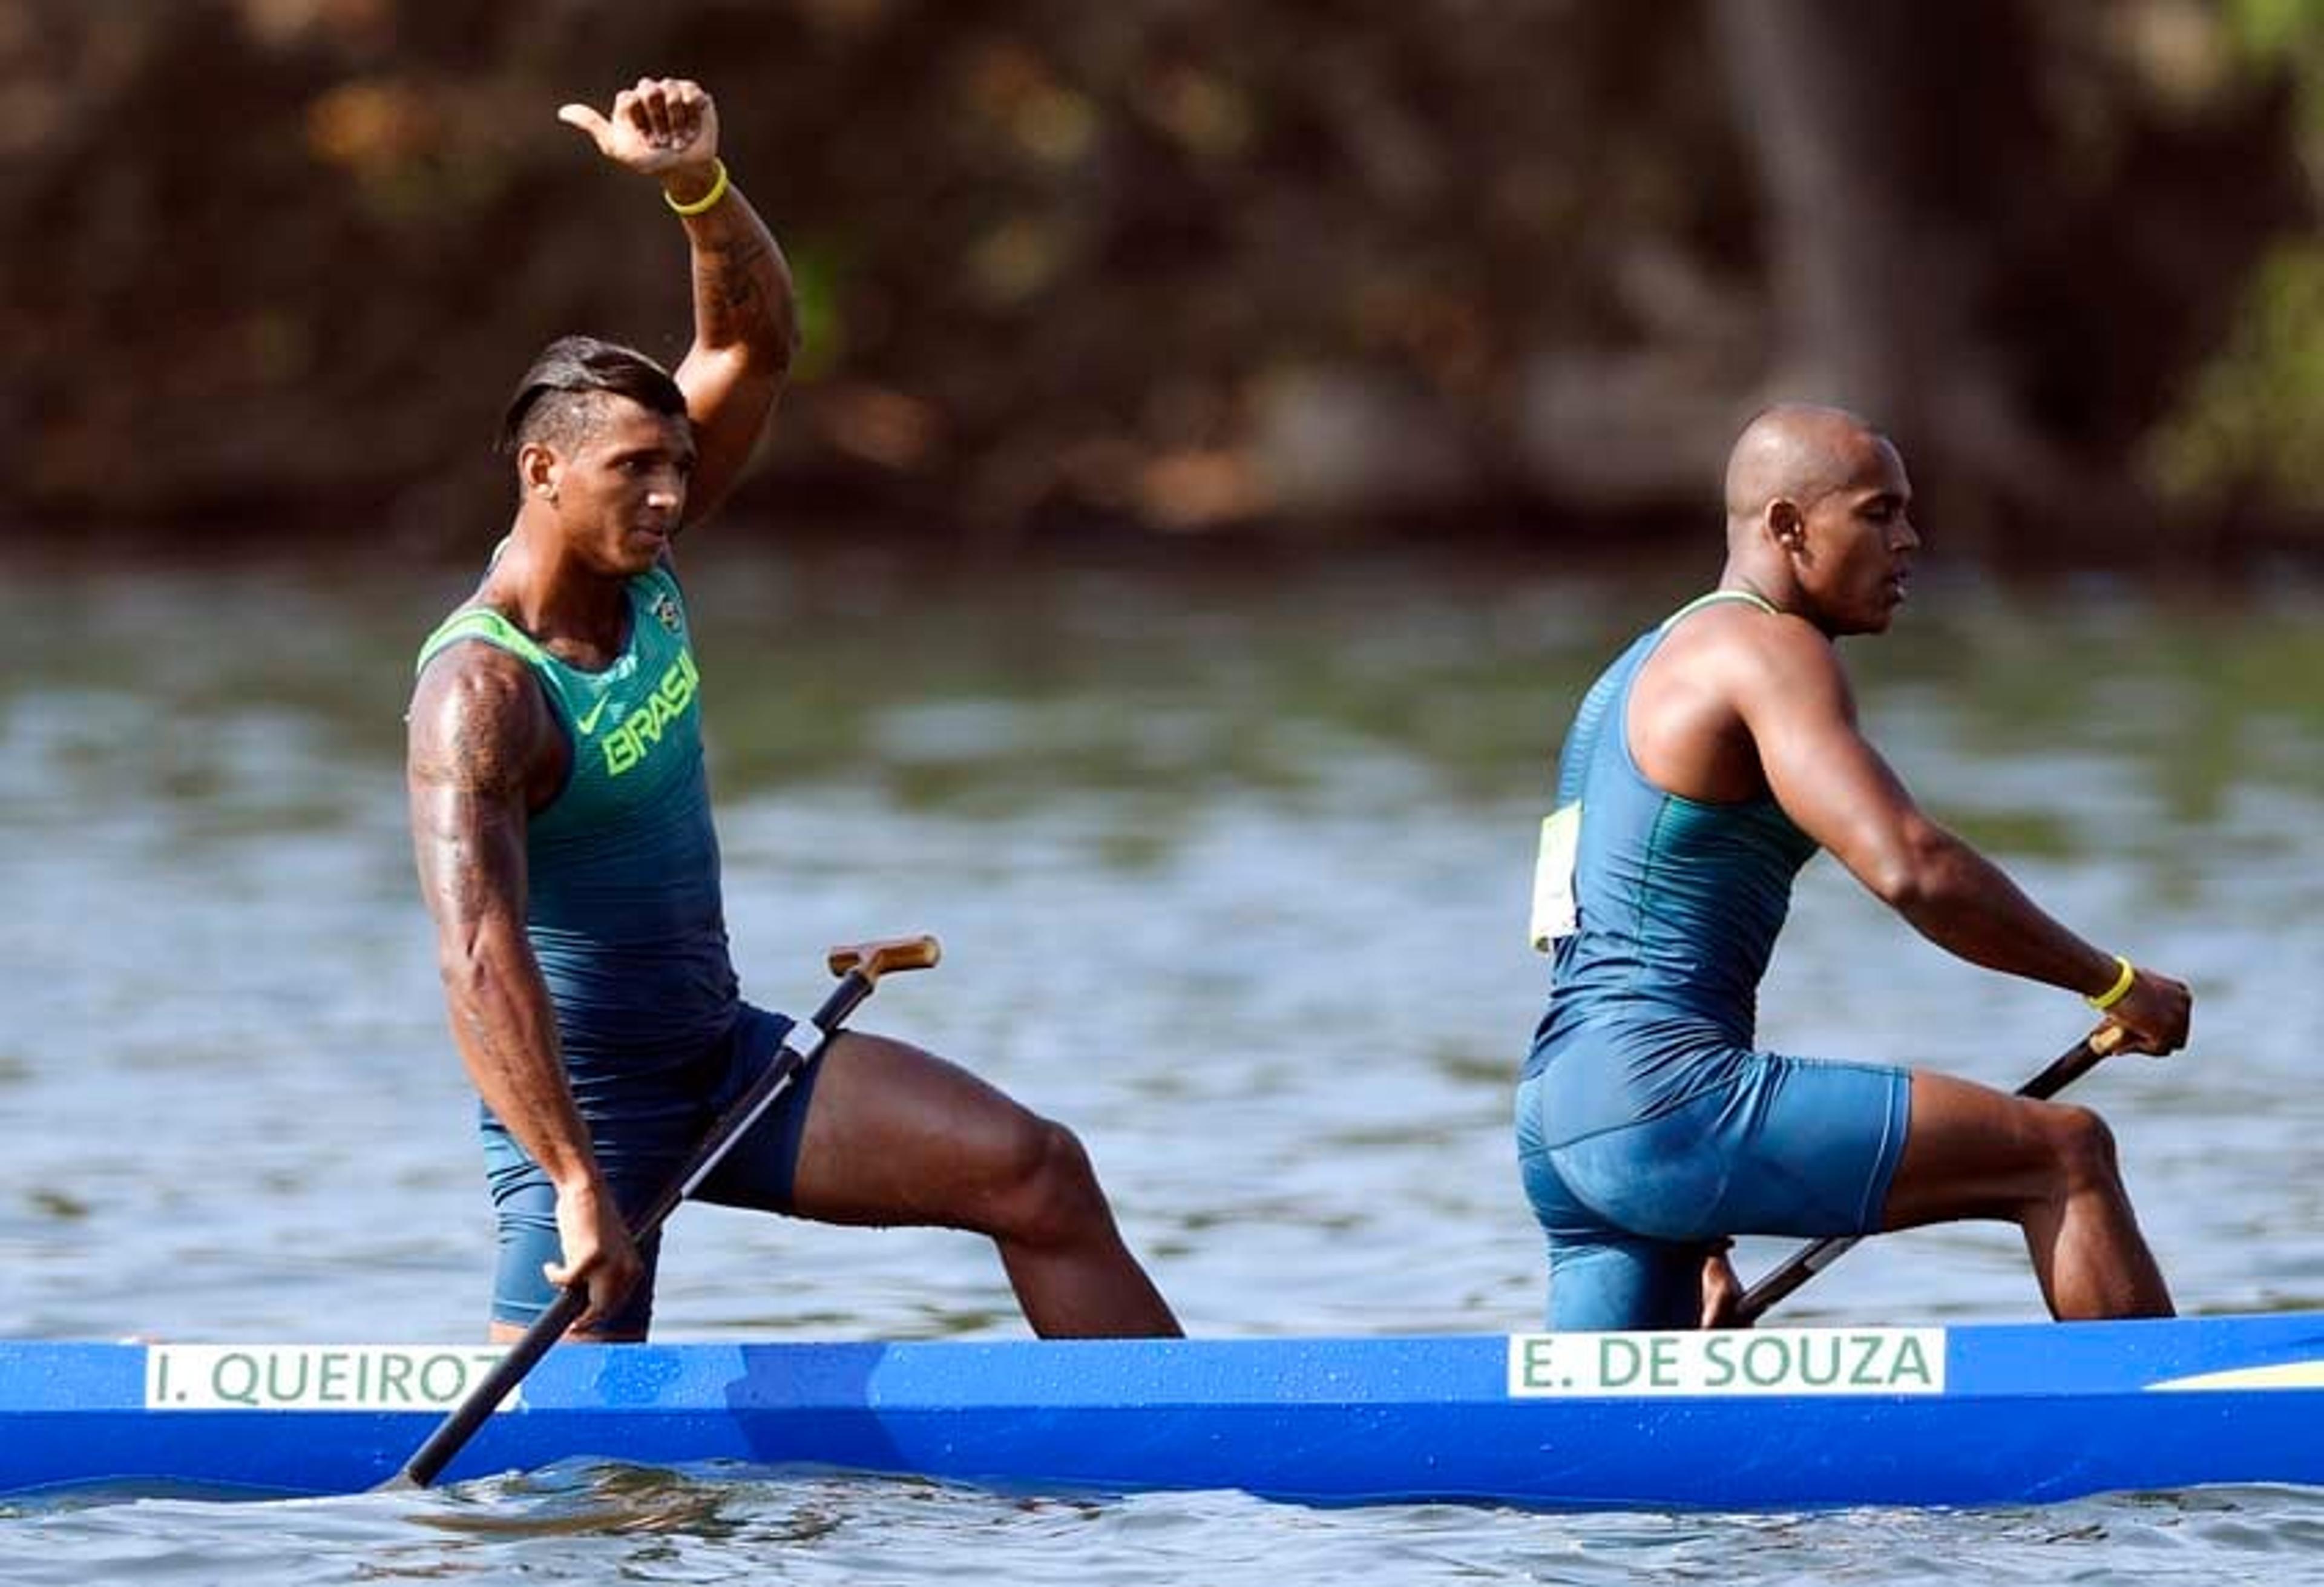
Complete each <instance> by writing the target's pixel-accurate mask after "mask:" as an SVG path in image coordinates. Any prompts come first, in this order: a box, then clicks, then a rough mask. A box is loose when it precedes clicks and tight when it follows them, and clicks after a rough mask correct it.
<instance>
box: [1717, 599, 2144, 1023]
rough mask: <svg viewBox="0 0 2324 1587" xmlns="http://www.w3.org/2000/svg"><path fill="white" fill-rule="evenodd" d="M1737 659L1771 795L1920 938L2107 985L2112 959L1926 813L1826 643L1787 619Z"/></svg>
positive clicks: (2061, 981) (1990, 962)
mask: <svg viewBox="0 0 2324 1587" xmlns="http://www.w3.org/2000/svg"><path fill="white" fill-rule="evenodd" d="M1755 626H1756V627H1757V628H1758V630H1759V632H1757V634H1755V635H1754V641H1755V642H1752V643H1751V644H1749V645H1748V649H1747V650H1745V652H1744V653H1743V654H1741V655H1736V656H1730V658H1729V660H1731V661H1732V662H1733V664H1734V669H1733V675H1732V676H1733V680H1734V687H1733V692H1732V695H1731V697H1732V699H1733V700H1734V702H1735V705H1736V707H1737V709H1738V712H1739V713H1740V714H1741V715H1742V718H1743V721H1744V724H1745V725H1746V727H1747V728H1748V730H1749V733H1750V735H1751V740H1752V742H1753V743H1754V744H1755V745H1756V746H1757V752H1758V757H1759V763H1760V767H1761V769H1762V770H1763V771H1764V773H1765V774H1766V780H1767V786H1768V789H1769V790H1770V791H1771V792H1772V793H1773V794H1774V796H1775V800H1776V802H1777V803H1778V804H1780V805H1781V806H1782V807H1784V812H1785V813H1786V814H1787V815H1789V816H1790V817H1791V818H1792V819H1793V821H1794V822H1795V823H1796V824H1797V825H1798V826H1799V827H1800V829H1801V830H1802V831H1803V832H1805V833H1806V834H1807V835H1809V836H1810V837H1812V838H1813V839H1815V841H1816V842H1817V843H1819V844H1821V845H1822V846H1823V847H1825V848H1827V849H1829V850H1831V853H1832V854H1833V856H1834V857H1835V858H1837V859H1838V860H1839V861H1840V863H1841V864H1842V865H1844V866H1846V867H1847V868H1848V870H1849V873H1850V874H1851V875H1853V876H1855V877H1856V879H1857V880H1858V881H1861V882H1862V883H1863V884H1864V885H1865V886H1866V887H1867V888H1868V889H1870V890H1871V891H1872V892H1873V893H1874V894H1876V895H1877V897H1879V898H1880V899H1881V900H1883V901H1884V902H1886V903H1887V904H1888V905H1889V906H1890V907H1891V908H1893V909H1895V911H1896V912H1897V913H1898V914H1900V915H1902V916H1903V917H1904V918H1905V919H1906V920H1907V921H1908V922H1910V923H1911V924H1912V926H1913V927H1914V929H1916V930H1918V931H1919V932H1920V933H1921V934H1922V935H1923V936H1924V937H1928V938H1929V939H1930V940H1931V941H1932V942H1934V943H1936V944H1937V945H1938V946H1941V947H1942V948H1945V949H1946V950H1947V951H1949V952H1950V953H1953V954H1955V955H1959V956H1960V957H1961V958H1963V959H1967V960H1969V962H1970V963H1972V964H1981V965H1984V966H1985V967H1987V969H1992V970H1999V971H2003V972H2006V973H2010V974H2014V975H2022V976H2024V977H2026V978H2028V979H2030V980H2034V981H2041V982H2046V983H2049V984H2050V985H2052V986H2058V987H2063V988H2065V989H2067V990H2068V991H2071V992H2081V993H2083V994H2085V995H2089V994H2092V993H2096V992H2103V991H2105V990H2106V989H2107V986H2108V985H2110V984H2111V983H2113V981H2114V979H2115V975H2116V964H2115V962H2114V958H2113V956H2112V955H2109V954H2105V953H2102V952H2100V951H2099V950H2098V948H2096V947H2094V946H2091V945H2090V944H2089V943H2088V942H2085V941H2084V940H2083V939H2082V938H2081V937H2078V936H2076V935H2075V934H2074V933H2073V932H2071V931H2070V930H2068V929H2067V928H2066V927H2064V926H2063V925H2061V923H2059V922H2058V921H2057V920H2055V919H2053V918H2051V916H2049V915H2048V914H2047V913H2045V912H2044V911H2043V909H2040V908H2039V907H2038V906H2036V905H2035V904H2034V903H2033V900H2031V899H2029V898H2027V897H2026V896H2025V894H2024V892H2023V891H2022V890H2019V888H2018V887H2017V885H2016V884H2015V882H2013V881H2010V879H2009V878H2008V877H2007V876H2006V875H2005V874H2004V873H2003V872H2002V871H2001V868H2000V867H1999V866H1997V865H1996V864H1994V863H1992V862H1991V861H1990V860H1987V858H1986V857H1985V856H1984V855H1982V854H1980V853H1978V852H1977V851H1976V850H1975V849H1973V848H1971V847H1970V846H1969V844H1967V843H1965V842H1963V841H1962V840H1961V839H1960V837H1958V836H1956V835H1954V834H1952V833H1951V832H1950V831H1948V830H1946V829H1945V828H1944V827H1942V826H1939V825H1938V824H1937V823H1936V822H1935V821H1932V820H1931V819H1930V818H1929V817H1928V816H1926V815H1925V814H1923V811H1922V810H1921V808H1920V807H1919V806H1918V805H1917V804H1915V803H1914V800H1913V798H1912V796H1911V794H1909V793H1908V792H1906V791H1905V789H1904V783H1903V782H1902V781H1901V780H1899V779H1898V778H1897V776H1896V774H1895V771H1894V770H1891V769H1890V768H1889V766H1888V763H1887V762H1886V761H1885V760H1883V759H1882V758H1881V756H1880V754H1879V752H1877V750H1875V749H1874V748H1873V747H1872V745H1871V743H1869V742H1868V741H1867V739H1866V738H1865V737H1864V735H1863V734H1862V732H1861V731H1860V730H1859V729H1858V725H1857V715H1856V702H1855V698H1854V697H1853V695H1852V693H1851V692H1850V690H1849V687H1848V681H1847V678H1845V676H1844V675H1843V674H1842V672H1841V670H1840V663H1839V660H1838V658H1837V657H1835V656H1834V655H1833V654H1832V651H1831V643H1830V641H1827V640H1826V639H1824V638H1823V637H1822V636H1821V634H1818V633H1816V632H1814V631H1813V630H1812V629H1811V628H1810V627H1809V626H1808V625H1807V624H1806V623H1801V622H1797V621H1794V620H1784V621H1782V622H1781V623H1771V624H1757V625H1755Z"/></svg>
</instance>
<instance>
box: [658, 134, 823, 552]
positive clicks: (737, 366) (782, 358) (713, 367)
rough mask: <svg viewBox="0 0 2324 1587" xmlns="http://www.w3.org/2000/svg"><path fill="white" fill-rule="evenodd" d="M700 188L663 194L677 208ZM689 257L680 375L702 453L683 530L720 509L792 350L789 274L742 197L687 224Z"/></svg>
mask: <svg viewBox="0 0 2324 1587" xmlns="http://www.w3.org/2000/svg"><path fill="white" fill-rule="evenodd" d="M707 186H708V182H707V180H703V181H701V182H699V183H698V184H692V185H689V186H684V187H681V186H680V185H679V179H678V178H676V177H673V178H672V179H671V180H669V183H667V184H666V189H667V190H669V191H671V192H673V193H674V194H675V195H676V196H677V197H678V198H679V199H680V201H681V202H682V201H684V200H685V199H687V198H695V197H698V196H699V195H700V193H701V192H702V191H703V190H704V189H706V188H707ZM686 235H687V242H688V244H689V245H691V246H692V249H693V254H694V346H692V347H691V348H689V349H688V350H687V355H686V358H685V361H684V362H683V363H681V364H679V365H678V389H679V390H681V391H683V392H685V393H686V407H687V414H688V415H689V416H690V417H691V418H692V419H693V420H694V440H695V446H696V448H697V449H698V453H699V456H698V457H697V458H696V464H695V471H694V481H693V484H692V485H691V486H690V487H689V488H688V490H687V497H686V521H687V523H689V524H691V523H694V522H696V521H699V520H700V519H702V518H703V517H704V516H705V515H707V514H708V513H709V512H710V511H711V510H712V509H713V508H715V507H716V506H717V505H718V503H720V502H722V501H724V499H725V496H726V493H727V492H728V491H729V490H731V489H732V488H733V484H734V481H735V480H736V479H737V478H738V477H739V476H740V475H741V474H742V466H743V465H744V464H746V463H748V462H749V461H750V458H751V453H752V450H753V449H754V448H755V447H757V446H758V444H759V438H760V436H761V434H763V433H764V431H765V429H766V425H767V416H768V414H769V413H770V412H772V411H773V410H774V406H775V399H776V398H777V397H778V396H779V395H780V394H781V392H782V388H783V382H784V379H785V378H786V377H787V376H788V374H789V373H790V365H791V355H792V353H793V352H794V350H795V349H796V348H797V346H798V309H797V307H796V303H795V300H794V297H793V294H792V291H791V272H790V267H789V265H788V263H786V262H785V261H784V259H783V254H782V250H781V248H779V246H777V245H776V243H775V239H774V237H773V235H771V234H770V232H769V231H768V230H767V227H766V223H765V222H763V221H761V219H760V218H759V215H758V212H757V211H756V210H754V209H752V208H751V202H750V200H749V199H747V198H744V197H743V196H742V190H741V189H739V188H735V187H732V186H730V187H729V188H728V189H727V192H726V196H725V197H724V198H721V199H720V200H719V201H718V202H717V203H716V204H715V205H713V206H712V207H711V208H709V209H707V210H705V211H704V212H703V213H702V214H700V215H696V216H689V217H687V220H686Z"/></svg>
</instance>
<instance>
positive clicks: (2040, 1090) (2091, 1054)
mask: <svg viewBox="0 0 2324 1587" xmlns="http://www.w3.org/2000/svg"><path fill="white" fill-rule="evenodd" d="M2122 1035H2123V1033H2122V1028H2121V1027H2120V1026H2118V1025H2101V1026H2099V1027H2098V1029H2096V1030H2093V1031H2091V1032H2090V1033H2089V1035H2088V1036H2086V1037H2084V1038H2082V1039H2081V1040H2080V1041H2078V1042H2076V1043H2075V1044H2074V1045H2073V1046H2072V1047H2069V1048H2068V1049H2067V1050H2066V1051H2064V1052H2062V1053H2061V1054H2059V1055H2058V1056H2057V1058H2056V1059H2055V1060H2054V1061H2052V1063H2051V1064H2050V1066H2048V1067H2047V1068H2045V1069H2043V1071H2042V1072H2041V1073H2040V1074H2039V1075H2034V1076H2033V1079H2031V1080H2028V1081H2027V1082H2026V1083H2025V1084H2023V1085H2021V1086H2019V1087H2018V1088H2017V1094H2018V1095H2019V1096H2030V1097H2035V1098H2043V1097H2052V1096H2055V1095H2057V1094H2058V1093H2060V1092H2061V1091H2063V1090H2065V1089H2066V1087H2068V1086H2069V1085H2071V1084H2073V1083H2074V1082H2075V1081H2077V1080H2080V1078H2081V1077H2082V1076H2083V1075H2087V1074H2089V1072H2090V1071H2091V1070H2092V1069H2095V1068H2097V1067H2098V1063H2099V1061H2100V1060H2101V1059H2104V1058H2106V1057H2107V1056H2110V1055H2111V1054H2112V1053H2113V1052H2114V1050H2115V1048H2116V1047H2119V1046H2121V1045H2122ZM1863 1238H1865V1237H1864V1236H1862V1235H1860V1234H1835V1235H1831V1236H1830V1237H1829V1238H1826V1239H1823V1240H1819V1241H1815V1242H1813V1243H1812V1244H1810V1245H1803V1246H1802V1247H1801V1248H1800V1249H1799V1250H1796V1251H1794V1252H1793V1253H1792V1254H1791V1256H1790V1257H1788V1258H1786V1259H1784V1263H1783V1264H1782V1265H1781V1266H1780V1267H1778V1268H1776V1269H1774V1270H1773V1271H1772V1272H1770V1273H1769V1274H1768V1275H1767V1276H1766V1278H1762V1279H1760V1280H1759V1282H1757V1284H1754V1285H1753V1286H1751V1287H1750V1288H1748V1289H1747V1290H1745V1291H1744V1292H1743V1298H1742V1299H1741V1300H1740V1301H1738V1302H1737V1303H1736V1306H1735V1325H1736V1326H1738V1327H1744V1328H1748V1327H1749V1326H1751V1325H1752V1324H1755V1323H1757V1321H1758V1320H1759V1319H1760V1318H1761V1317H1762V1316H1764V1315H1766V1313H1767V1311H1768V1310H1769V1309H1770V1308H1771V1307H1773V1306H1775V1305H1776V1304H1777V1303H1779V1302H1781V1301H1784V1300H1786V1299H1788V1298H1789V1297H1790V1296H1791V1295H1792V1294H1793V1293H1794V1291H1795V1290H1797V1289H1798V1288H1799V1287H1800V1286H1801V1285H1803V1284H1805V1283H1806V1282H1807V1281H1808V1280H1809V1279H1811V1278H1814V1277H1815V1276H1816V1275H1817V1274H1818V1273H1821V1272H1822V1271H1823V1270H1824V1269H1826V1268H1829V1267H1831V1265H1832V1263H1834V1262H1836V1261H1838V1260H1840V1258H1842V1257H1844V1256H1846V1255H1847V1254H1848V1253H1849V1250H1850V1249H1851V1248H1852V1247H1854V1246H1855V1244H1856V1242H1857V1241H1859V1240H1861V1239H1863Z"/></svg>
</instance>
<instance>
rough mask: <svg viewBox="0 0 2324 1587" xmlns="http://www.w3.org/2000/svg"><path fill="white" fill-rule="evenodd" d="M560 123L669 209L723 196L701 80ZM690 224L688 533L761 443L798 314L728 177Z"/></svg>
mask: <svg viewBox="0 0 2324 1587" xmlns="http://www.w3.org/2000/svg"><path fill="white" fill-rule="evenodd" d="M557 114H558V119H559V120H561V121H564V122H565V123H567V125H571V126H574V127H577V128H578V129H580V130H581V131H582V132H584V133H586V134H588V136H589V137H590V139H591V140H592V141H593V142H595V143H596V145H597V149H598V152H600V153H602V154H604V156H605V158H606V159H608V160H611V161H613V162H614V163H615V164H617V165H621V166H624V167H626V168H627V169H629V170H631V171H637V172H640V173H641V174H642V175H647V176H651V177H654V178H656V179H658V180H659V181H660V183H661V189H662V193H663V195H664V196H665V197H666V198H669V200H670V201H671V203H673V204H678V205H685V206H687V207H689V208H691V207H692V206H693V205H695V204H696V203H699V202H701V201H703V200H705V199H707V198H710V197H711V195H712V194H713V193H714V192H715V190H716V183H717V175H718V171H719V170H720V164H719V153H718V110H717V106H716V105H715V103H714V102H713V101H712V99H711V97H710V96H709V95H708V94H706V93H705V92H704V91H703V88H702V86H701V85H700V84H699V83H696V82H692V81H690V80H688V79H687V78H639V79H638V83H637V86H636V87H635V88H625V89H623V90H622V92H621V93H619V94H617V95H615V96H614V97H613V109H612V112H611V114H610V115H600V114H599V113H598V112H597V111H595V110H594V109H592V108H591V107H590V106H586V105H567V106H563V107H562V108H560V109H559V110H558V113H557ZM685 224H686V236H687V244H688V245H689V246H690V248H691V249H692V252H693V265H694V345H693V346H692V347H691V348H690V349H689V350H688V351H687V355H686V358H685V361H684V362H683V363H681V364H679V365H678V387H679V389H680V390H681V391H683V392H685V393H686V408H687V415H688V417H690V418H691V419H692V420H693V421H694V443H695V447H696V452H697V457H696V462H695V471H694V479H693V484H691V486H690V487H689V488H688V490H687V499H686V512H685V515H684V519H683V522H684V523H687V524H692V523H695V522H697V521H700V520H701V519H702V518H703V517H705V515H707V514H708V513H709V512H710V511H711V510H712V509H713V508H715V506H717V504H718V503H720V502H721V501H723V500H724V498H725V495H726V493H727V492H728V491H729V490H730V489H732V488H733V484H734V481H735V479H736V478H737V477H738V476H739V475H741V474H742V466H743V465H744V464H745V463H747V462H749V461H750V458H751V453H752V449H753V448H755V447H757V446H758V444H759V437H760V434H761V432H762V431H763V430H764V429H766V424H767V415H768V414H769V413H770V412H771V411H773V409H774V405H775V398H776V397H777V396H778V395H779V393H780V392H781V391H782V386H783V381H784V379H785V377H786V376H788V374H789V373H790V366H791V355H792V353H793V352H794V351H795V350H796V348H797V346H798V309H797V304H796V301H795V300H794V297H793V294H792V291H791V272H790V266H789V265H788V263H786V262H785V261H784V259H783V253H782V250H781V249H780V248H779V247H778V246H776V245H775V239H774V237H773V235H771V234H770V233H769V232H768V230H767V226H766V223H765V222H764V221H762V220H761V219H760V218H759V215H758V211H756V210H754V209H752V208H751V202H750V200H749V199H747V198H744V197H743V196H742V189H741V188H740V187H738V186H735V185H733V179H732V177H731V175H730V176H729V179H728V186H727V189H726V191H725V193H724V195H723V196H721V197H719V198H718V199H717V201H716V202H715V203H714V204H712V205H711V206H710V207H709V208H706V209H705V210H703V211H702V212H701V213H700V214H698V215H688V216H687V217H685Z"/></svg>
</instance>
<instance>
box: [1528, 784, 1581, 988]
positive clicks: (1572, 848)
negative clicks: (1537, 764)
mask: <svg viewBox="0 0 2324 1587" xmlns="http://www.w3.org/2000/svg"><path fill="white" fill-rule="evenodd" d="M1581 844H1582V806H1581V804H1580V803H1579V802H1578V801H1577V802H1575V803H1573V804H1571V805H1566V806H1563V807H1561V808H1559V809H1558V810H1557V811H1556V812H1554V814H1552V815H1550V816H1549V817H1546V818H1545V819H1544V820H1543V822H1542V824H1541V853H1540V854H1539V855H1538V856H1537V857H1536V858H1535V861H1534V865H1533V930H1532V932H1531V940H1532V943H1533V947H1534V952H1535V953H1537V954H1546V953H1554V952H1555V951H1556V948H1557V944H1558V940H1559V939H1560V938H1561V937H1572V935H1573V933H1574V931H1575V929H1576V928H1577V927H1579V926H1580V925H1581V916H1580V913H1579V911H1578V910H1577V909H1575V907H1574V902H1573V859H1574V853H1575V852H1576V851H1577V850H1578V849H1579V848H1580V847H1581Z"/></svg>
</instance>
